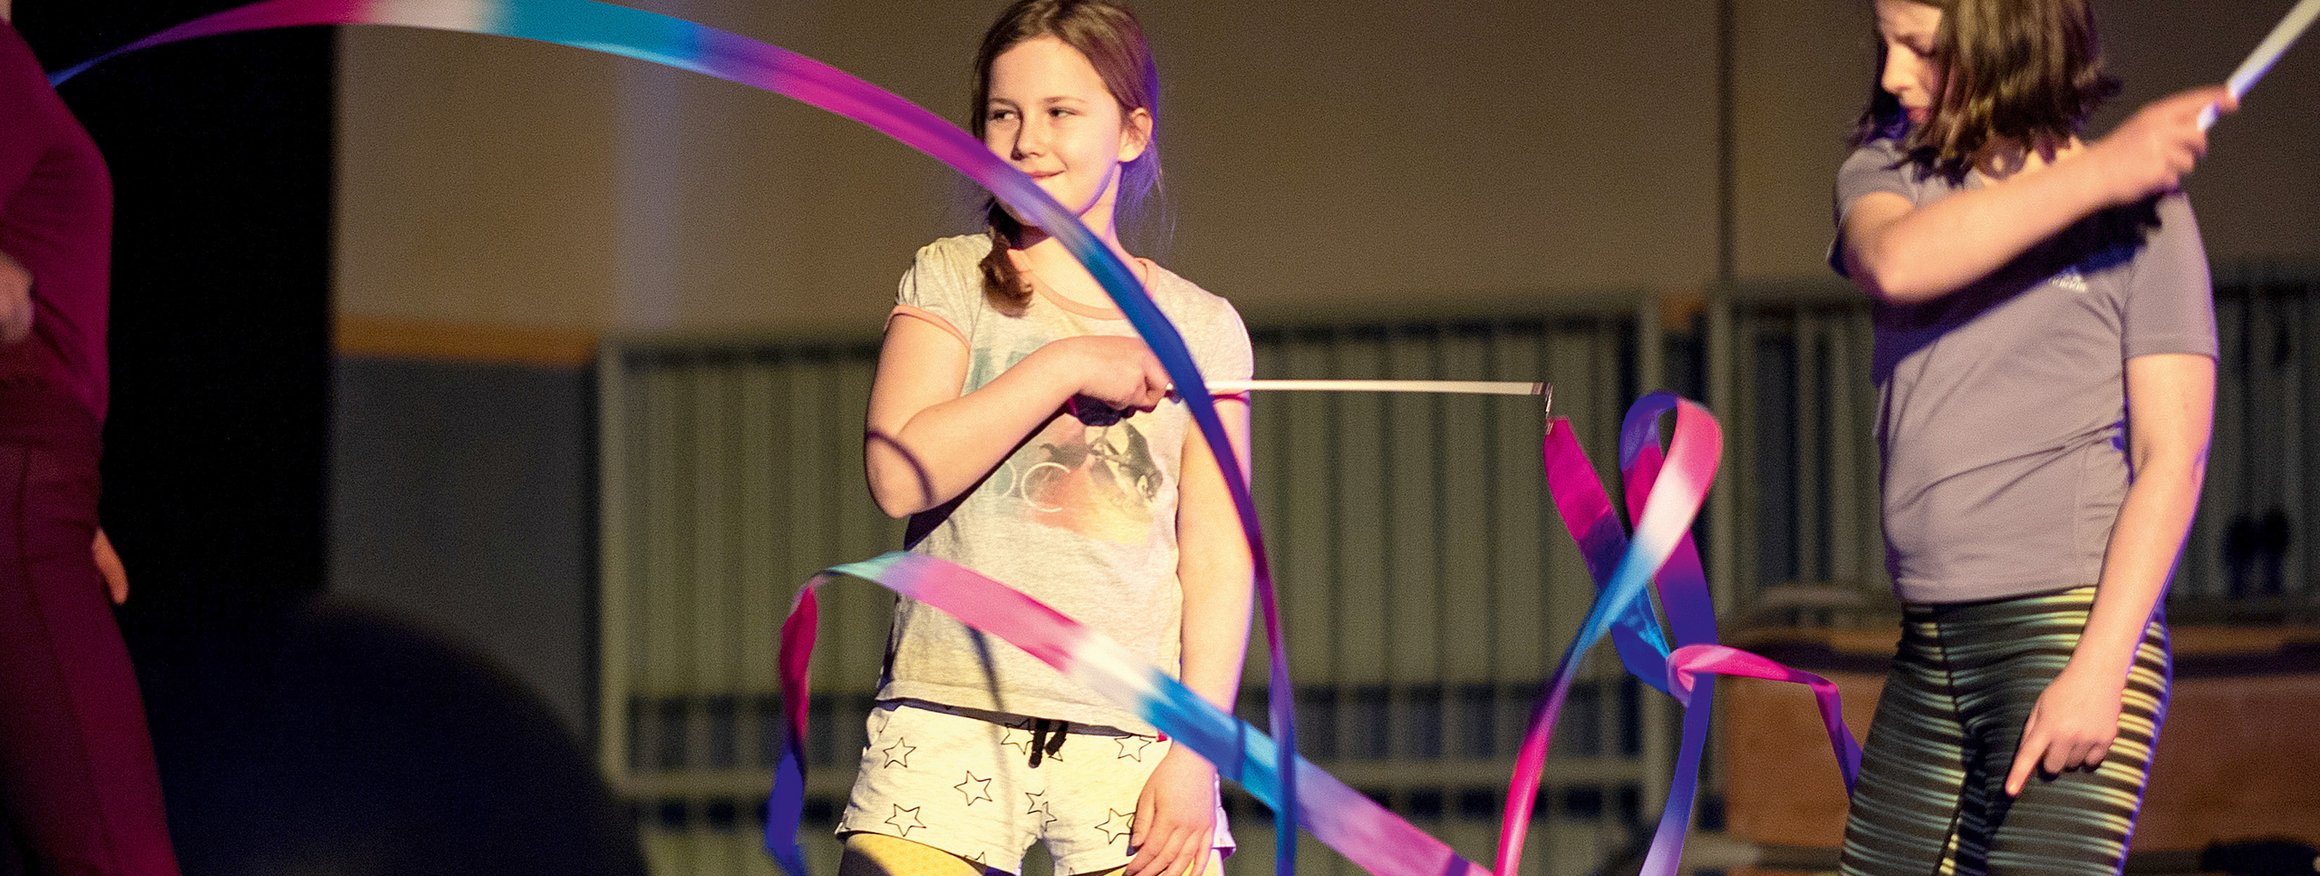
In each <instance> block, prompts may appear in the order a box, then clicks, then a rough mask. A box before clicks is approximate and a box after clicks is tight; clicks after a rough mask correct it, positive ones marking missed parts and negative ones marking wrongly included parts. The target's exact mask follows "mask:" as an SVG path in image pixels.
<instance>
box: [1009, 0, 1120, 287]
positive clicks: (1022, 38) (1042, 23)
mask: <svg viewBox="0 0 2320 876" xmlns="http://www.w3.org/2000/svg"><path fill="white" fill-rule="evenodd" d="M1043 36H1051V37H1055V38H1056V39H1058V40H1061V41H1062V42H1063V44H1064V45H1067V46H1070V47H1072V48H1073V49H1075V50H1077V51H1078V52H1079V53H1080V54H1082V55H1085V56H1087V59H1088V63H1090V64H1092V65H1094V67H1095V68H1096V75H1097V76H1100V77H1102V78H1103V80H1104V88H1105V89H1106V90H1108V91H1110V92H1111V94H1112V99H1113V100H1115V101H1118V102H1119V104H1120V114H1121V116H1123V117H1125V116H1127V115H1128V114H1129V113H1132V112H1134V111H1136V110H1139V109H1140V110H1143V111H1144V112H1145V113H1146V114H1148V115H1150V116H1151V117H1152V120H1153V122H1154V128H1155V129H1156V128H1157V127H1158V121H1159V116H1160V68H1159V66H1158V65H1157V64H1155V63H1154V62H1153V60H1152V50H1151V48H1150V47H1149V46H1147V45H1146V44H1145V42H1144V28H1143V26H1142V25H1140V24H1138V23H1137V22H1136V16H1135V15H1134V14H1133V13H1131V12H1129V11H1128V10H1127V8H1126V7H1123V6H1121V5H1119V4H1117V3H1113V2H1110V0H1015V2H1014V3H1012V4H1010V5H1008V7H1007V11H1005V12H1002V13H1000V14H999V20H998V21H995V22H992V23H991V29H990V30H987V31H984V32H983V44H982V46H981V47H980V48H977V49H976V50H975V89H974V103H973V105H972V106H971V107H970V108H969V110H968V114H967V119H968V122H967V127H968V128H969V129H970V130H972V131H974V134H975V137H976V138H977V139H981V138H982V136H983V130H984V127H985V125H984V118H985V105H986V104H988V103H989V102H990V97H991V64H992V63H993V62H995V61H997V60H998V59H999V56H1000V55H1002V54H1005V53H1006V51H1007V50H1008V49H1011V48H1014V47H1015V46H1016V45H1017V44H1019V43H1023V42H1026V41H1029V40H1033V39H1037V38H1039V37H1043ZM1159 187H1160V144H1159V140H1158V138H1157V136H1154V137H1153V138H1151V139H1150V140H1149V141H1148V142H1146V143H1145V144H1144V154H1142V155H1139V156H1137V157H1136V160H1134V161H1130V162H1128V163H1127V164H1125V165H1123V166H1122V167H1121V169H1120V190H1119V195H1118V201H1117V204H1118V207H1117V210H1118V213H1119V214H1120V215H1132V214H1134V213H1135V212H1136V211H1137V210H1138V209H1139V208H1141V207H1142V206H1143V204H1144V201H1145V199H1146V198H1147V197H1149V196H1150V195H1152V194H1153V193H1154V192H1155V191H1156V190H1157V189H1158V188H1159ZM983 215H984V217H985V219H986V221H987V222H988V224H989V226H990V232H991V254H990V255H987V256H984V257H983V262H982V266H981V267H982V273H983V295H984V296H985V297H987V298H989V299H990V301H991V304H992V305H993V306H995V307H997V308H999V310H1000V312H1002V313H1007V314H1020V313H1022V312H1023V308H1024V307H1025V306H1026V305H1027V304H1029V303H1030V301H1031V283H1030V281H1029V280H1027V279H1026V278H1024V276H1023V274H1022V272H1021V271H1019V270H1017V269H1016V267H1015V262H1014V260H1012V259H1010V258H1008V256H1007V250H1008V248H1009V247H1010V246H1012V245H1013V244H1014V240H1015V237H1016V235H1018V234H1021V233H1022V231H1023V226H1022V225H1021V224H1020V223H1017V222H1016V221H1015V217H1013V216H1009V215H1007V211H1006V209H1005V208H1003V207H1001V206H1000V205H999V202H998V200H997V199H995V198H986V199H985V200H984V202H983Z"/></svg>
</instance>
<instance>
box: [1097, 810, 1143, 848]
mask: <svg viewBox="0 0 2320 876" xmlns="http://www.w3.org/2000/svg"><path fill="white" fill-rule="evenodd" d="M1104 812H1105V813H1107V817H1105V818H1104V823H1102V824H1099V825H1096V829H1097V830H1100V831H1103V832H1104V842H1108V843H1116V842H1120V841H1121V840H1125V839H1127V838H1128V834H1130V833H1134V832H1135V830H1136V813H1133V812H1121V811H1120V810H1117V809H1106V810H1104Z"/></svg>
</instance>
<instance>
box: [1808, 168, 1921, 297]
mask: <svg viewBox="0 0 2320 876" xmlns="http://www.w3.org/2000/svg"><path fill="white" fill-rule="evenodd" d="M1906 157H1907V156H1904V155H1902V153H1901V146H1900V144H1898V143H1896V142H1894V141H1892V140H1878V141H1876V142H1874V143H1870V144H1868V145H1865V146H1862V147H1860V148H1858V149H1855V150H1853V154H1852V155H1850V156H1847V157H1846V158H1845V163H1844V165H1842V166H1840V167H1838V168H1837V190H1836V200H1835V203H1834V204H1833V205H1832V210H1831V211H1830V216H1831V218H1832V219H1833V220H1834V223H1835V225H1836V231H1835V234H1834V235H1833V236H1832V237H1831V238H1830V241H1829V267H1830V269H1832V270H1835V271H1836V272H1837V273H1838V274H1839V275H1842V274H1844V273H1845V260H1844V258H1843V253H1844V245H1845V216H1846V215H1847V214H1848V213H1850V212H1852V209H1853V205H1854V204H1856V203H1859V202H1860V200H1861V199H1862V198H1863V197H1866V196H1868V195H1872V194H1876V193H1878V192H1891V193H1893V194H1896V195H1900V196H1901V197H1903V198H1907V199H1909V200H1910V201H1911V202H1912V203H1914V202H1915V201H1916V200H1917V195H1916V191H1915V187H1914V186H1912V185H1910V181H1909V168H1908V166H1907V164H1906V162H1905V159H1906Z"/></svg>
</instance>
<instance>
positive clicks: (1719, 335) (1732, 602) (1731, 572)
mask: <svg viewBox="0 0 2320 876" xmlns="http://www.w3.org/2000/svg"><path fill="white" fill-rule="evenodd" d="M1736 306H1737V305H1736V304H1735V303H1734V301H1733V296H1732V291H1731V288H1730V287H1729V286H1719V287H1718V288H1717V290H1716V292H1715V294H1713V295H1711V296H1709V298H1708V338H1707V343H1706V344H1705V348H1706V349H1705V352H1704V354H1703V356H1702V358H1703V359H1704V360H1705V362H1706V366H1707V370H1708V404H1709V406H1710V407H1711V408H1712V409H1714V410H1715V411H1717V412H1718V414H1719V415H1720V416H1722V417H1723V418H1724V424H1725V429H1726V434H1730V435H1734V436H1736V437H1735V438H1734V440H1732V441H1730V442H1728V443H1727V444H1725V454H1724V455H1725V459H1724V464H1723V472H1724V474H1723V477H1722V478H1721V481H1722V483H1721V484H1719V486H1720V489H1714V490H1710V491H1708V580H1710V581H1714V582H1717V584H1718V585H1719V586H1717V587H1716V588H1714V593H1715V600H1716V613H1717V614H1720V615H1727V616H1728V615H1730V614H1731V613H1732V611H1733V610H1734V608H1735V607H1736V606H1737V605H1738V592H1737V591H1738V590H1739V589H1740V587H1741V584H1742V581H1741V577H1740V574H1739V569H1740V548H1739V540H1740V520H1739V509H1740V507H1741V506H1740V504H1739V498H1740V494H1741V493H1742V491H1743V488H1742V486H1741V484H1742V482H1743V480H1744V478H1743V477H1742V475H1741V469H1740V467H1739V466H1738V465H1736V464H1735V463H1736V462H1737V457H1738V455H1739V454H1738V453H1736V452H1735V448H1739V447H1743V446H1745V445H1746V444H1747V440H1746V439H1745V438H1744V437H1737V436H1740V435H1745V434H1746V433H1745V432H1743V431H1741V430H1742V429H1743V428H1744V427H1745V425H1746V423H1747V418H1746V412H1745V411H1743V410H1742V409H1741V407H1740V398H1739V394H1738V392H1737V383H1738V379H1739V376H1738V374H1737V373H1736V372H1737V371H1738V368H1739V363H1740V357H1741V355H1742V354H1741V351H1740V348H1739V344H1738V342H1737V336H1738V334H1739V329H1738V327H1737V326H1736V325H1735V323H1736V322H1737V320H1736V318H1735V314H1734V309H1735V308H1736Z"/></svg>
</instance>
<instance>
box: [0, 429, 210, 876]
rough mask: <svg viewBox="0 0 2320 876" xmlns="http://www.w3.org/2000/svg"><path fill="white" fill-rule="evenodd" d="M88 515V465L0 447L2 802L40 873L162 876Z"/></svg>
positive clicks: (128, 679)
mask: <svg viewBox="0 0 2320 876" xmlns="http://www.w3.org/2000/svg"><path fill="white" fill-rule="evenodd" d="M96 507H97V473H96V467H95V463H94V460H93V459H88V460H84V459H81V458H79V457H76V456H75V455H72V454H63V453H57V452H54V451H50V450H45V449H36V448H28V447H23V446H15V445H0V799H5V800H6V801H7V810H8V819H9V822H10V824H11V825H12V826H13V827H14V828H15V830H16V831H17V834H18V835H19V836H20V837H21V838H23V839H24V840H25V841H26V842H27V843H29V844H30V846H31V849H30V852H31V854H32V857H33V858H34V859H35V860H37V861H39V862H40V865H41V867H42V868H43V869H44V870H48V871H53V872H58V873H65V874H74V876H78V874H107V876H114V874H135V876H148V874H163V876H174V874H176V873H177V861H176V857H175V855H174V854H172V852H171V851H170V845H169V830H168V823H167V818H166V815H165V814H164V811H163V809H162V804H161V780H160V777H159V775H158V773H157V771H156V770H155V768H154V764H153V743H152V739H151V737H150V736H149V735H147V732H146V727H145V707H144V703H143V700H142V699H141V698H140V696H139V694H138V692H137V679H136V675H135V673H134V672H133V671H132V670H131V668H130V665H129V652H128V649H127V648H126V647H125V646H124V645H123V644H122V642H121V631H120V628H119V627H118V626H117V625H116V624H115V622H114V620H113V614H112V610H111V607H110V606H109V605H107V603H106V597H105V590H104V584H103V581H102V579H101V578H99V576H98V574H97V568H96V563H95V561H94V559H93V558H92V557H91V554H90V543H91V542H92V541H93V540H94V538H95V533H96Z"/></svg>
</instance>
